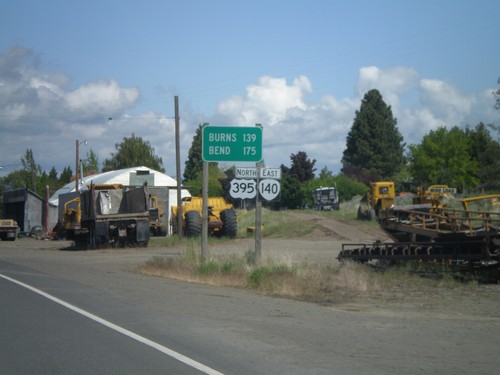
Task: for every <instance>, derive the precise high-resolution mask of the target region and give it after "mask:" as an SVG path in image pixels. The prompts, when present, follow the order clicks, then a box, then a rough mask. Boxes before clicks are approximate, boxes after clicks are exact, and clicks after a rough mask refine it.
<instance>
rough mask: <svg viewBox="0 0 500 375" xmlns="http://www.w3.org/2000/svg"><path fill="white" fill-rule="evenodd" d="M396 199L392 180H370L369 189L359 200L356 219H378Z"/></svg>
mask: <svg viewBox="0 0 500 375" xmlns="http://www.w3.org/2000/svg"><path fill="white" fill-rule="evenodd" d="M395 199H396V192H395V189H394V182H392V181H381V182H371V183H370V191H369V192H368V193H366V194H365V195H364V197H363V198H362V199H361V201H360V202H359V208H358V219H359V220H372V219H377V218H378V219H380V217H381V216H384V215H385V212H387V210H388V209H389V208H391V207H392V206H394V202H395Z"/></svg>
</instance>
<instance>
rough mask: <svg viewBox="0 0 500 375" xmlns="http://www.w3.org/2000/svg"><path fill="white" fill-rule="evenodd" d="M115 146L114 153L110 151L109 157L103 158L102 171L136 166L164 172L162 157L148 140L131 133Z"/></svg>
mask: <svg viewBox="0 0 500 375" xmlns="http://www.w3.org/2000/svg"><path fill="white" fill-rule="evenodd" d="M115 148H116V153H111V158H110V159H105V160H104V162H103V167H102V171H103V172H107V171H112V170H116V169H123V168H131V167H138V166H145V167H148V168H151V169H154V170H157V171H159V172H165V169H164V168H163V160H162V158H161V157H159V156H156V155H155V150H154V148H153V147H152V146H151V144H150V143H149V141H144V140H143V139H142V138H141V137H136V136H135V135H134V134H133V133H132V136H131V137H130V138H127V137H124V138H123V142H122V143H117V144H115Z"/></svg>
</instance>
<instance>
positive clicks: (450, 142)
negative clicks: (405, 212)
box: [0, 79, 500, 209]
mask: <svg viewBox="0 0 500 375" xmlns="http://www.w3.org/2000/svg"><path fill="white" fill-rule="evenodd" d="M498 83H499V84H500V79H499V81H498ZM493 96H494V99H495V103H494V106H495V108H497V109H500V89H499V90H497V91H495V92H494V93H493ZM499 135H500V127H499V126H498V125H495V124H484V123H482V122H481V123H479V124H477V125H476V126H475V127H470V126H467V127H464V128H461V127H458V126H454V127H452V128H447V127H445V125H444V124H443V126H441V127H439V128H438V129H435V130H431V131H430V132H429V133H428V134H426V135H425V136H424V137H423V139H422V141H421V142H420V143H419V144H411V145H406V143H405V142H404V138H403V136H402V135H401V134H400V132H399V130H398V127H397V119H396V118H395V117H394V116H393V113H392V109H391V107H390V106H389V105H387V104H386V103H385V101H384V99H383V97H382V95H381V94H380V92H379V91H378V90H377V89H372V90H370V91H368V92H367V93H366V94H365V95H364V97H363V99H362V101H361V105H360V108H359V110H357V111H356V112H355V116H354V120H353V124H352V126H351V129H350V131H349V132H348V135H347V139H346V148H345V150H344V152H343V157H342V169H341V171H340V173H339V174H337V175H334V174H333V173H332V172H331V171H330V170H328V168H327V167H326V166H325V167H324V168H322V169H321V170H320V172H319V174H318V176H316V172H317V168H316V162H317V161H316V160H315V159H310V157H309V156H308V155H307V153H306V152H304V151H298V152H297V153H294V154H291V155H290V164H289V166H287V165H284V164H281V166H280V168H281V171H282V178H281V197H280V201H279V202H271V203H268V205H269V206H270V207H272V208H275V209H283V208H289V209H295V208H303V207H306V206H312V195H311V193H312V191H313V190H314V189H315V188H316V187H320V186H337V188H338V191H339V193H340V199H341V200H342V201H346V200H349V199H351V198H352V197H353V196H354V195H361V194H363V193H364V192H365V191H366V190H367V189H368V187H367V186H368V184H369V182H371V181H380V180H394V181H413V182H414V183H415V184H416V185H424V186H428V185H432V184H446V185H448V186H450V187H456V188H457V189H459V191H467V190H471V189H476V188H482V189H487V190H488V189H490V190H491V189H494V190H495V189H496V190H499V189H500V143H499ZM494 136H496V138H494ZM201 143H202V125H199V126H198V127H197V129H196V131H195V134H194V137H193V141H192V144H191V147H190V149H189V151H188V157H187V160H186V161H185V167H184V174H183V184H184V186H186V187H188V188H190V190H191V192H192V194H194V195H197V194H200V193H201V186H202V170H203V160H202V144H201ZM21 165H22V168H21V169H19V170H16V171H13V172H11V173H9V174H8V175H6V176H5V177H3V178H0V191H1V192H3V191H5V190H7V189H14V188H20V187H27V188H28V189H30V190H32V191H34V192H36V193H37V194H39V195H40V196H43V195H44V191H45V186H49V188H50V190H51V192H54V191H55V190H57V189H58V188H60V187H62V186H64V185H66V184H67V183H69V182H71V181H72V180H74V175H75V173H74V171H73V170H72V169H71V167H70V166H67V167H65V168H64V169H63V171H62V172H61V173H60V174H58V173H57V171H56V169H55V168H54V167H52V169H51V170H50V171H49V172H48V173H47V172H46V171H44V170H43V169H42V167H41V166H40V165H39V164H37V163H36V162H35V157H34V155H33V152H32V150H31V149H27V150H26V152H25V154H24V156H23V157H22V158H21ZM135 166H146V167H149V168H152V169H154V170H157V171H160V172H165V169H164V167H163V160H162V158H161V157H159V156H157V155H156V154H155V150H154V148H153V147H152V146H151V144H150V142H149V141H146V140H144V139H142V138H141V137H138V136H136V135H135V134H132V135H131V137H124V138H123V140H122V141H121V142H120V143H116V144H115V152H113V153H111V155H110V157H109V158H108V159H105V160H104V161H103V163H102V169H101V172H106V171H110V170H116V169H123V168H130V167H135ZM80 167H81V169H82V170H83V172H84V175H86V174H95V173H98V172H99V161H98V158H97V155H96V154H95V152H94V151H93V150H92V149H91V150H90V152H88V153H87V155H86V158H85V159H84V160H82V161H81V166H80ZM234 177H235V167H234V166H230V167H226V168H221V167H220V166H219V164H218V163H210V164H209V195H210V196H224V197H225V198H226V199H227V200H228V201H232V199H231V197H230V196H229V186H230V181H231V180H232V179H233V178H234ZM235 203H236V202H235Z"/></svg>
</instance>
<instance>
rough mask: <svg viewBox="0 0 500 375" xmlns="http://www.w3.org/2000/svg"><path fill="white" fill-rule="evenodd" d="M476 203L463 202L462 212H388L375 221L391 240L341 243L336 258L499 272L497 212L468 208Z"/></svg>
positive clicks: (499, 220) (468, 200)
mask: <svg viewBox="0 0 500 375" xmlns="http://www.w3.org/2000/svg"><path fill="white" fill-rule="evenodd" d="M483 198H488V199H490V198H493V199H496V198H497V196H487V197H483ZM479 199H480V198H469V199H464V200H462V203H463V206H464V209H463V210H457V209H449V208H444V207H440V208H433V209H431V210H430V211H428V212H425V211H421V210H413V209H412V208H411V207H405V208H400V209H397V210H392V211H391V213H390V215H387V216H386V217H385V218H384V219H382V220H380V221H379V223H380V226H381V227H382V229H384V231H385V232H386V233H388V234H389V236H390V237H391V238H392V240H393V242H376V243H372V244H360V243H357V244H355V243H353V244H343V245H342V250H341V252H340V253H339V255H338V259H339V260H340V261H346V260H353V261H358V262H368V261H381V262H384V263H385V264H387V263H391V262H392V263H400V262H406V261H419V262H434V263H435V262H440V263H442V264H448V265H450V266H455V267H458V268H460V269H462V270H467V269H470V270H475V269H481V268H485V269H486V268H487V269H492V268H493V269H497V270H498V271H499V272H500V230H499V228H500V212H497V210H495V211H479V210H477V211H473V210H471V209H470V208H469V205H468V204H469V203H470V202H473V201H478V200H479Z"/></svg>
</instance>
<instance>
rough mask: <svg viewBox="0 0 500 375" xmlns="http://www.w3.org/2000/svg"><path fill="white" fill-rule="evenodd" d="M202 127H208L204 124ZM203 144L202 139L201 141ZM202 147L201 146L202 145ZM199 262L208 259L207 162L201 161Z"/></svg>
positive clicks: (206, 123)
mask: <svg viewBox="0 0 500 375" xmlns="http://www.w3.org/2000/svg"><path fill="white" fill-rule="evenodd" d="M203 126H204V127H205V126H208V122H205V123H204V124H203ZM202 142H203V139H202ZM202 147H203V145H202ZM201 194H202V202H203V203H202V208H201V260H202V262H205V261H206V260H207V258H208V162H207V161H203V182H202V187H201Z"/></svg>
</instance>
